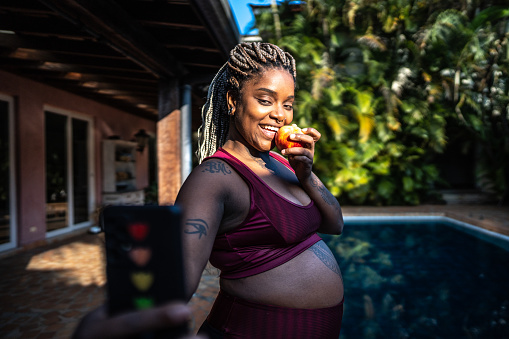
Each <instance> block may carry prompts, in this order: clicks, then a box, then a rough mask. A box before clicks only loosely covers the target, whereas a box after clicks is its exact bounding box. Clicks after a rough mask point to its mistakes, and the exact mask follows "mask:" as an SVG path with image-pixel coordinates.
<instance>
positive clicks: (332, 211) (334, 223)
mask: <svg viewBox="0 0 509 339" xmlns="http://www.w3.org/2000/svg"><path fill="white" fill-rule="evenodd" d="M302 185H303V188H304V190H305V191H306V192H307V193H308V194H309V196H310V197H311V199H313V201H314V203H315V205H316V206H317V207H318V209H319V210H320V212H321V214H322V225H321V226H320V229H319V232H321V233H328V234H341V232H343V213H342V212H341V206H340V205H339V202H338V200H337V199H336V198H335V197H334V196H333V195H332V193H331V192H330V191H329V190H328V189H327V187H325V185H324V184H323V183H322V182H321V181H320V179H318V177H317V176H316V175H315V174H311V177H310V178H309V180H307V182H305V183H302Z"/></svg>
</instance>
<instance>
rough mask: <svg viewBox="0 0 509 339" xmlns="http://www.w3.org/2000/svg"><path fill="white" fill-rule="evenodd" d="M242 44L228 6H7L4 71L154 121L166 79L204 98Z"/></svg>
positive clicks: (60, 2)
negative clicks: (232, 52) (187, 86)
mask: <svg viewBox="0 0 509 339" xmlns="http://www.w3.org/2000/svg"><path fill="white" fill-rule="evenodd" d="M238 41H239V35H238V31H237V28H236V26H235V22H234V20H233V17H232V13H231V11H230V7H229V5H228V2H227V1H226V0H216V1H209V0H1V1H0V69H2V70H4V71H7V72H11V73H14V74H18V75H20V76H23V77H27V78H31V79H34V80H36V81H39V82H43V83H45V84H48V85H50V86H53V87H56V88H60V89H63V90H65V91H68V92H72V93H75V94H78V95H80V96H84V97H87V98H90V99H93V100H96V101H98V102H102V103H105V104H108V105H110V106H113V107H116V108H119V109H121V110H124V111H127V112H130V113H133V114H136V115H139V116H143V117H147V118H150V119H153V120H157V118H158V109H157V108H158V92H159V82H160V80H162V79H175V78H177V79H178V80H179V83H180V84H182V85H183V84H192V85H195V86H193V94H194V96H195V98H197V99H201V98H202V97H203V86H204V85H206V84H208V83H209V82H210V80H212V78H213V76H214V74H215V73H216V72H217V70H218V69H219V68H220V67H221V65H222V64H223V63H224V61H225V60H226V58H227V56H228V52H229V50H230V49H231V48H232V47H233V46H234V45H235V44H236V43H237V42H238ZM200 85H201V86H200Z"/></svg>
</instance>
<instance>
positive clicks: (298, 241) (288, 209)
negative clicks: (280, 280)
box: [205, 148, 322, 279]
mask: <svg viewBox="0 0 509 339" xmlns="http://www.w3.org/2000/svg"><path fill="white" fill-rule="evenodd" d="M271 156H272V157H273V158H274V159H276V160H278V161H279V162H281V163H282V164H283V165H285V166H286V167H287V168H289V169H290V170H291V171H293V169H292V168H291V166H290V164H289V163H288V161H287V160H286V159H285V158H283V157H282V156H279V155H275V154H273V153H272V152H271ZM213 158H216V159H221V160H223V161H225V162H226V163H228V164H229V165H230V166H231V167H232V168H233V169H234V170H235V171H236V172H237V173H238V174H239V175H240V176H241V177H242V179H243V180H244V181H245V182H246V183H247V185H248V186H249V191H250V200H251V201H250V208H249V213H248V215H247V217H246V219H245V220H244V221H243V222H242V223H241V224H240V225H239V226H237V227H236V228H235V229H233V230H231V231H228V232H226V233H223V234H220V235H217V236H216V239H215V241H214V246H213V248H212V253H211V255H210V263H211V264H212V265H213V266H214V267H216V268H218V269H220V270H221V275H220V276H221V277H222V278H227V279H237V278H245V277H249V276H252V275H255V274H259V273H262V272H265V271H268V270H270V269H272V268H275V267H277V266H279V265H282V264H284V263H286V262H288V261H290V260H291V259H293V258H295V257H296V256H297V255H299V254H300V253H302V252H304V251H305V250H307V249H308V248H310V247H311V246H313V245H314V244H315V243H316V242H318V241H320V240H321V238H320V236H318V235H317V234H316V232H317V230H318V228H319V226H320V223H321V220H322V218H321V215H320V211H319V210H318V208H317V207H316V206H315V205H314V203H313V201H312V200H311V202H310V203H309V204H308V205H307V206H301V205H298V204H295V203H293V202H291V201H289V200H287V199H285V198H284V197H282V196H281V195H279V194H278V193H277V192H275V191H274V190H273V189H272V188H270V187H269V186H268V185H267V184H266V183H265V182H264V181H263V180H262V179H261V178H260V177H258V176H257V175H256V174H255V173H254V172H253V171H252V170H251V169H250V168H249V167H247V166H246V165H244V163H242V162H241V161H240V160H239V159H237V158H235V157H234V156H233V155H231V154H230V153H228V152H227V151H225V150H224V149H222V148H220V149H219V150H218V151H217V152H216V153H214V155H212V156H211V157H208V158H206V159H205V160H209V159H213Z"/></svg>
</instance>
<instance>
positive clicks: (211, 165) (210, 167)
mask: <svg viewBox="0 0 509 339" xmlns="http://www.w3.org/2000/svg"><path fill="white" fill-rule="evenodd" d="M203 165H205V166H206V167H207V168H205V169H204V170H202V172H210V173H223V175H227V174H231V173H232V171H231V170H230V169H228V168H226V165H225V164H224V163H223V162H220V161H206V162H204V163H203Z"/></svg>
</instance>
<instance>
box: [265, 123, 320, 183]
mask: <svg viewBox="0 0 509 339" xmlns="http://www.w3.org/2000/svg"><path fill="white" fill-rule="evenodd" d="M320 137H321V134H320V132H318V131H317V130H316V129H314V128H304V129H300V128H299V127H298V126H297V125H295V124H293V125H286V126H283V127H281V128H280V129H279V131H278V132H277V134H276V137H275V143H276V147H277V148H278V149H279V150H280V151H281V154H283V155H285V156H287V157H288V161H289V162H290V165H291V166H292V168H293V169H294V171H295V174H296V175H297V178H298V179H299V180H300V181H301V182H302V181H303V180H306V179H308V178H309V177H310V176H311V173H312V169H313V157H314V153H315V143H316V142H317V141H318V140H320Z"/></svg>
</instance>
